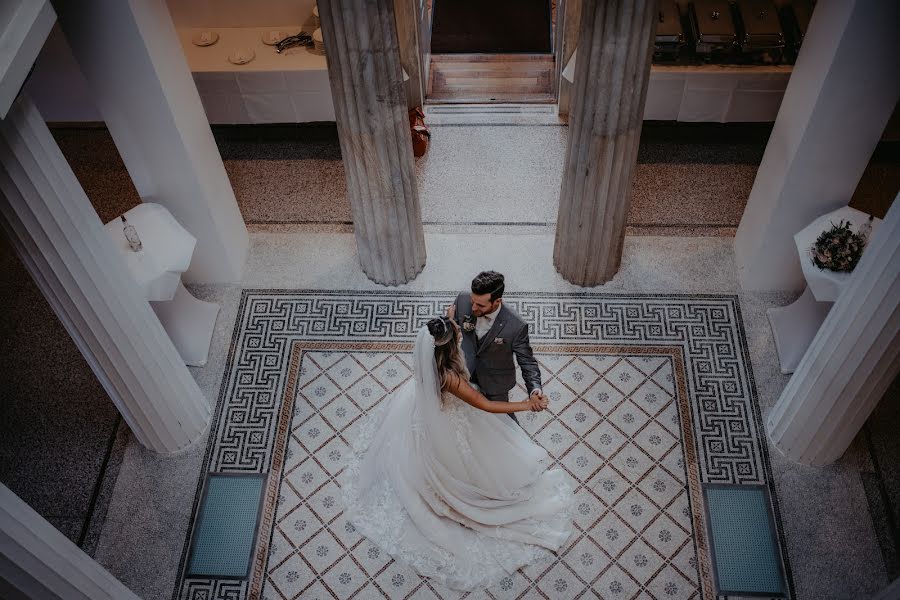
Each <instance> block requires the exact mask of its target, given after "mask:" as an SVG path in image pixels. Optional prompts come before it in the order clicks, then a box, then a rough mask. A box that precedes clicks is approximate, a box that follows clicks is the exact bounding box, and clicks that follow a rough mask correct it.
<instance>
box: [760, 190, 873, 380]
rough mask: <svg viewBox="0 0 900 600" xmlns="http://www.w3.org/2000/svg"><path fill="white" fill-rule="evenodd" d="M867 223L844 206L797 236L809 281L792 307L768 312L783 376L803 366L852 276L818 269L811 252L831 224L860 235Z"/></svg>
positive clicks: (863, 217)
mask: <svg viewBox="0 0 900 600" xmlns="http://www.w3.org/2000/svg"><path fill="white" fill-rule="evenodd" d="M868 219H869V215H868V214H867V213H864V212H862V211H860V210H856V209H855V208H850V207H849V206H845V207H843V208H839V209H838V210H835V211H832V212H830V213H827V214H824V215H822V216H821V217H819V218H817V219H816V220H815V221H813V222H812V223H810V224H809V225H807V226H806V227H804V228H803V229H802V230H800V231H799V232H797V234H796V235H794V244H795V245H796V246H797V252H798V253H799V255H800V264H801V267H802V269H803V276H804V277H805V278H806V281H807V286H806V289H805V290H804V291H803V295H802V296H800V297H799V298H798V299H797V300H796V301H794V303H793V304H789V305H788V306H782V307H779V308H770V309H769V310H768V311H767V312H766V314H767V315H768V317H769V324H770V325H771V326H772V335H773V336H774V338H775V349H776V350H777V351H778V362H779V363H780V364H781V372H782V373H784V374H785V375H787V374H790V373H793V372H794V370H795V369H796V368H797V365H798V364H800V359H801V358H803V355H804V354H806V349H807V348H809V344H810V343H811V342H812V340H813V338H814V337H816V333H817V332H818V331H819V327H821V325H822V322H823V321H825V317H827V316H828V311H829V310H830V309H831V305H832V304H834V302H835V300H837V299H838V296H840V294H841V292H842V291H843V289H844V287H845V286H846V284H847V282H848V281H849V280H850V275H851V273H838V272H835V271H829V270H827V269H820V268H818V267H816V266H815V265H814V264H813V263H812V260H811V259H810V255H809V249H810V248H811V247H812V245H813V244H814V243H815V241H816V239H817V238H818V237H819V235H820V234H821V233H822V232H823V231H825V230H826V229H828V228H830V227H831V224H832V223H834V224H835V225H836V224H837V223H838V222H840V221H850V228H851V229H852V230H853V231H857V232H858V231H859V228H860V227H861V226H862V225H863V224H864V223H865V222H866V221H867V220H868ZM880 222H881V219H873V220H872V232H873V233H874V231H875V229H876V228H877V227H878V224H879V223H880ZM870 237H871V234H870Z"/></svg>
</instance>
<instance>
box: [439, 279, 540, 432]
mask: <svg viewBox="0 0 900 600" xmlns="http://www.w3.org/2000/svg"><path fill="white" fill-rule="evenodd" d="M503 289H504V281H503V275H501V274H500V273H497V272H496V271H483V272H481V273H479V274H478V276H477V277H475V279H473V280H472V293H471V294H466V293H462V294H460V295H459V296H457V298H456V302H454V303H453V304H452V305H451V306H450V308H449V309H448V310H447V316H448V317H450V318H451V319H454V320H455V321H456V323H457V324H458V325H459V326H460V328H461V329H462V338H463V340H462V349H463V353H464V354H465V355H466V367H468V369H469V373H471V374H472V379H471V381H472V383H474V384H476V385H477V386H478V387H479V389H480V390H481V393H482V394H484V395H485V396H486V397H487V398H488V399H489V400H502V401H506V402H508V401H509V390H511V389H512V388H514V387H515V385H516V368H515V365H514V364H513V355H515V357H516V361H517V362H518V363H519V368H520V369H521V370H522V379H524V380H525V387H526V388H527V389H528V394H529V395H530V396H532V397H533V396H534V395H535V394H537V395H538V397H539V398H540V399H541V400H542V401H543V404H544V405H545V406H546V402H547V400H546V398H545V397H544V395H543V392H542V390H541V371H540V368H539V367H538V363H537V361H536V360H535V359H534V354H533V353H532V351H531V344H530V343H529V341H528V324H527V323H525V321H523V320H522V317H520V316H519V315H517V314H516V313H515V312H514V311H513V310H512V309H510V308H507V307H506V306H505V305H504V304H503ZM509 416H511V417H512V418H513V420H514V421H516V422H518V419H516V416H515V414H514V413H509Z"/></svg>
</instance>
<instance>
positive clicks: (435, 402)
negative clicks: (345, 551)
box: [339, 317, 572, 590]
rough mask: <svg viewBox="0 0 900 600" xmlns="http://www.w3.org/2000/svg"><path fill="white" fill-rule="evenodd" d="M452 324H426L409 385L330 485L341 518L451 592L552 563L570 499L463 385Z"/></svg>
mask: <svg viewBox="0 0 900 600" xmlns="http://www.w3.org/2000/svg"><path fill="white" fill-rule="evenodd" d="M460 343H461V335H460V332H459V326H458V325H457V324H456V323H455V322H454V321H452V320H450V319H448V318H446V317H439V318H435V319H432V320H431V321H429V322H428V325H427V326H426V327H423V328H422V329H421V330H420V331H419V334H418V337H417V339H416V346H415V354H414V367H413V371H414V376H413V378H412V379H410V381H408V382H407V383H406V384H404V385H403V386H402V387H401V388H399V389H398V390H397V391H396V392H394V394H393V395H391V396H389V397H388V398H387V399H386V400H385V401H384V402H383V403H382V404H381V406H379V407H378V409H376V411H374V412H373V414H372V415H371V416H370V418H369V420H368V421H367V422H366V423H365V425H364V426H363V428H362V432H361V434H360V436H359V439H358V440H357V441H356V443H355V444H354V446H355V447H354V450H355V452H354V455H353V456H352V458H351V459H350V462H349V464H348V467H347V469H346V470H345V471H344V472H343V473H342V475H341V477H340V479H339V482H340V484H341V487H342V490H343V496H344V505H345V507H346V511H347V516H348V519H349V521H350V522H351V523H353V525H354V526H355V527H356V528H357V530H358V531H359V532H360V533H361V534H362V535H364V536H366V537H367V538H369V539H370V540H371V541H372V542H373V543H375V544H376V545H378V546H380V547H381V548H383V549H384V550H386V551H387V552H388V553H389V554H391V555H392V556H393V557H394V558H395V559H396V560H398V561H400V562H403V563H406V564H408V565H410V566H412V567H413V568H414V569H416V570H417V571H418V572H419V573H420V574H422V575H423V576H426V577H430V578H432V579H433V580H435V581H437V582H438V583H440V584H443V585H445V586H447V587H450V588H454V589H459V590H471V589H474V588H477V587H486V586H490V585H491V584H493V583H495V582H497V581H498V580H499V578H500V577H501V576H503V575H505V574H508V573H512V572H513V571H515V570H516V569H518V568H519V567H522V566H524V565H526V564H531V563H534V562H536V561H539V560H544V559H550V558H552V557H553V553H554V552H556V551H557V550H559V549H560V547H562V546H563V544H564V543H565V542H566V540H567V539H568V538H569V536H570V534H571V532H572V520H571V516H570V514H569V505H570V503H571V500H572V492H571V489H570V488H569V486H568V484H567V482H566V479H565V475H564V473H563V471H562V470H561V469H551V470H547V466H548V462H549V459H548V455H547V452H546V451H545V450H544V449H543V448H541V447H540V446H538V445H536V444H535V443H533V442H532V441H531V439H530V438H529V437H528V435H527V434H526V433H525V432H524V431H523V430H522V428H521V427H520V426H519V425H518V424H517V423H516V422H515V421H513V420H512V419H508V418H506V415H505V414H503V413H510V412H516V411H524V410H542V409H543V408H544V407H545V405H542V404H540V402H541V401H540V400H538V399H534V400H531V401H526V402H496V401H491V400H488V399H487V398H485V397H484V396H483V395H481V393H479V392H478V391H477V390H476V389H475V388H473V387H472V385H471V384H470V383H469V373H468V372H467V371H466V367H465V363H464V361H463V359H462V356H461V350H460Z"/></svg>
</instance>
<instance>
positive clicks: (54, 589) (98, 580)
mask: <svg viewBox="0 0 900 600" xmlns="http://www.w3.org/2000/svg"><path fill="white" fill-rule="evenodd" d="M0 597H3V598H47V599H50V598H59V599H60V600H81V599H84V600H100V599H104V598H108V599H109V600H138V597H137V595H135V594H134V592H132V591H131V590H129V589H128V588H127V587H125V585H124V584H122V582H121V581H119V580H118V579H116V578H115V577H113V576H112V575H110V574H109V572H108V571H107V570H106V569H104V568H103V567H101V566H100V565H99V564H98V563H97V562H96V561H94V560H93V559H92V558H91V557H90V556H88V555H87V554H85V553H84V552H82V550H81V548H79V547H78V546H76V545H75V544H73V543H72V542H71V541H70V540H69V539H68V538H66V536H64V535H63V534H62V533H60V532H59V531H58V530H57V529H56V528H55V527H53V525H51V524H50V523H48V522H47V521H46V520H44V518H43V517H41V516H40V515H39V514H37V513H36V512H35V511H34V510H33V509H32V508H31V507H30V506H28V505H27V504H25V503H24V502H22V500H21V499H20V498H19V497H18V496H16V495H15V494H13V493H12V492H11V491H10V489H9V488H7V487H6V486H5V485H3V484H0Z"/></svg>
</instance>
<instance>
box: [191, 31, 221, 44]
mask: <svg viewBox="0 0 900 600" xmlns="http://www.w3.org/2000/svg"><path fill="white" fill-rule="evenodd" d="M218 41H219V34H218V33H216V32H215V31H201V32H199V33H195V34H194V37H192V38H191V42H192V43H193V44H194V45H195V46H201V47H203V46H212V45H213V44H215V43H216V42H218Z"/></svg>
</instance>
